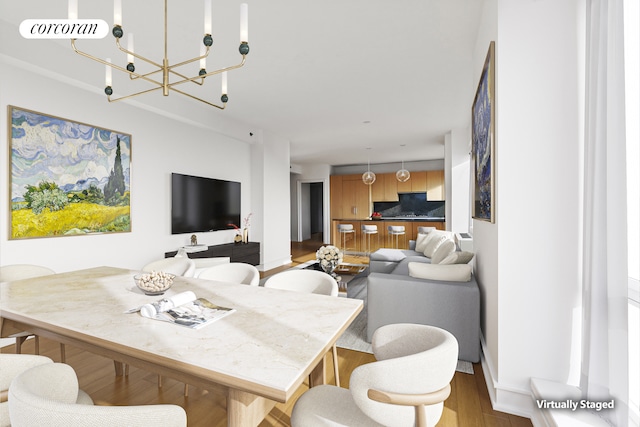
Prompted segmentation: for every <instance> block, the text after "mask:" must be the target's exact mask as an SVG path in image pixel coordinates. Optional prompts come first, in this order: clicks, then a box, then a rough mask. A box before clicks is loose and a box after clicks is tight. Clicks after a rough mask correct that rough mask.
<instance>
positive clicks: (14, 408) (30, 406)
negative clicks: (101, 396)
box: [9, 363, 187, 427]
mask: <svg viewBox="0 0 640 427" xmlns="http://www.w3.org/2000/svg"><path fill="white" fill-rule="evenodd" d="M78 393H79V389H78V378H77V376H76V373H75V371H74V370H73V368H72V367H71V366H69V365H65V364H63V363H49V364H45V365H40V366H36V367H33V368H31V369H28V370H27V371H25V372H23V373H22V374H20V375H18V376H17V377H16V378H15V379H14V380H13V382H12V383H11V387H10V388H9V413H10V417H11V425H12V427H23V426H24V427H27V426H29V427H30V426H48V427H62V426H65V427H75V426H92V427H93V426H97V427H101V426H105V427H106V426H116V425H136V426H154V425H162V426H171V427H184V426H186V425H187V415H186V413H185V411H184V409H182V408H181V407H180V406H177V405H144V406H94V405H88V404H87V405H82V404H76V400H77V396H78Z"/></svg>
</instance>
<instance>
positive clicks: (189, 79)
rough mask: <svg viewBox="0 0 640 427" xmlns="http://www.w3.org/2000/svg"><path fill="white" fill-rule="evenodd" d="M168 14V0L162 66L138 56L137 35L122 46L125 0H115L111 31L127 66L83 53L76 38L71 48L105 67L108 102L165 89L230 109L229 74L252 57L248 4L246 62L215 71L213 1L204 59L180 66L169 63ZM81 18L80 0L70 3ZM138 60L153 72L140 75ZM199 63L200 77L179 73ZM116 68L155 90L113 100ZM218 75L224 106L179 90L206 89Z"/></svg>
mask: <svg viewBox="0 0 640 427" xmlns="http://www.w3.org/2000/svg"><path fill="white" fill-rule="evenodd" d="M167 15H168V13H167V0H164V57H163V59H162V63H159V62H156V61H153V60H151V59H147V58H145V57H144V56H141V55H140V54H138V53H135V52H134V47H133V34H129V35H128V44H127V48H126V49H125V48H124V47H122V45H121V44H120V39H121V38H122V37H123V36H124V30H123V28H122V0H114V22H113V30H112V31H111V33H112V34H113V36H114V37H115V39H116V46H117V47H118V49H119V50H120V51H121V52H124V53H125V54H126V55H127V65H126V67H121V66H119V65H117V64H114V63H112V62H111V59H109V58H107V59H106V60H104V59H101V58H98V57H96V56H93V55H91V54H89V53H86V52H83V51H81V50H79V49H78V48H77V47H76V39H71V47H72V48H73V50H74V51H75V52H76V53H78V54H80V55H82V56H84V57H86V58H89V59H92V60H94V61H96V62H99V63H101V64H104V65H105V67H106V73H105V88H104V93H105V94H106V95H107V99H108V100H109V102H116V101H122V100H123V99H128V98H133V97H134V96H138V95H143V94H146V93H150V92H155V91H158V90H162V94H163V95H164V96H169V92H170V91H174V92H177V93H180V94H182V95H185V96H188V97H189V98H192V99H195V100H196V101H200V102H203V103H205V104H207V105H210V106H212V107H216V108H219V109H221V110H224V108H225V107H226V103H227V101H228V100H229V97H228V95H227V71H231V70H235V69H236V68H240V67H242V66H243V65H244V63H245V60H246V57H247V55H248V54H249V43H248V39H249V38H248V5H247V4H246V3H243V4H241V5H240V47H239V48H238V51H239V52H240V55H242V61H241V62H240V63H239V64H237V65H232V66H230V67H226V68H221V69H219V70H215V71H207V69H206V60H207V57H208V56H209V51H210V49H211V46H212V45H213V37H212V36H211V0H204V37H203V39H202V47H201V49H200V56H197V57H195V58H191V59H188V60H186V61H183V62H180V63H177V64H169V60H168V59H167ZM77 17H78V0H69V19H77ZM136 59H139V60H141V61H143V62H145V63H147V64H149V65H151V66H152V67H153V71H151V72H147V73H144V74H139V73H137V72H136V66H135V60H136ZM196 61H200V71H199V72H198V74H197V75H195V76H187V75H185V74H184V73H181V72H178V71H177V69H178V68H180V67H183V66H185V65H187V64H191V63H193V62H196ZM112 69H115V70H118V71H122V72H124V73H126V74H128V75H129V78H130V79H131V80H144V81H146V82H149V83H151V84H152V85H153V86H154V87H152V88H151V89H147V90H142V91H140V92H136V93H132V94H130V95H125V96H121V97H119V98H112V95H113V87H112V86H111V85H112V79H111V71H112ZM216 74H222V91H221V92H222V95H221V97H220V101H221V102H222V105H217V104H214V103H213V102H209V101H207V100H205V99H202V98H199V97H197V96H194V95H191V94H190V93H187V92H185V91H182V90H180V89H178V86H180V85H182V84H185V83H187V84H196V85H199V86H202V85H204V82H205V78H206V77H210V76H213V75H216Z"/></svg>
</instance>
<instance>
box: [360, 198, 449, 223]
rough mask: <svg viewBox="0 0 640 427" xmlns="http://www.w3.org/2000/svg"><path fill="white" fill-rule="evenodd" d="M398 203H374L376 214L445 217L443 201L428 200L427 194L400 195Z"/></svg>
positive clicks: (384, 215) (385, 215)
mask: <svg viewBox="0 0 640 427" xmlns="http://www.w3.org/2000/svg"><path fill="white" fill-rule="evenodd" d="M398 196H399V199H400V200H399V201H398V202H375V201H374V202H373V210H374V212H380V213H381V214H382V216H383V217H403V216H406V217H411V216H419V217H437V218H443V217H444V210H445V209H444V208H445V202H444V201H443V200H434V201H429V200H427V197H426V194H425V193H400V194H399V195H398Z"/></svg>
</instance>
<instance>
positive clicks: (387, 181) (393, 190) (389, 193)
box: [374, 173, 400, 202]
mask: <svg viewBox="0 0 640 427" xmlns="http://www.w3.org/2000/svg"><path fill="white" fill-rule="evenodd" d="M398 200H400V199H398V180H397V179H396V174H395V173H393V174H392V173H387V174H384V199H383V200H376V199H374V201H376V202H397V201H398Z"/></svg>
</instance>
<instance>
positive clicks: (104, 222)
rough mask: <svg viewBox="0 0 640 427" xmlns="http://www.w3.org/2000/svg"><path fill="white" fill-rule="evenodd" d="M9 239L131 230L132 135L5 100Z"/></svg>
mask: <svg viewBox="0 0 640 427" xmlns="http://www.w3.org/2000/svg"><path fill="white" fill-rule="evenodd" d="M8 109H9V125H10V126H9V127H8V128H9V151H10V153H9V161H10V163H11V165H10V168H9V169H10V171H9V174H10V176H9V185H10V203H9V206H10V208H11V215H10V228H11V230H10V239H28V238H37V237H58V236H73V235H86V234H96V233H120V232H130V231H131V208H130V207H131V195H130V171H131V135H128V134H125V133H121V132H116V131H113V130H109V129H104V128H100V127H97V126H92V125H88V124H85V123H79V122H74V121H71V120H67V119H63V118H60V117H55V116H50V115H46V114H42V113H38V112H35V111H30V110H25V109H22V108H18V107H14V106H11V105H10V106H9V107H8Z"/></svg>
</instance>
